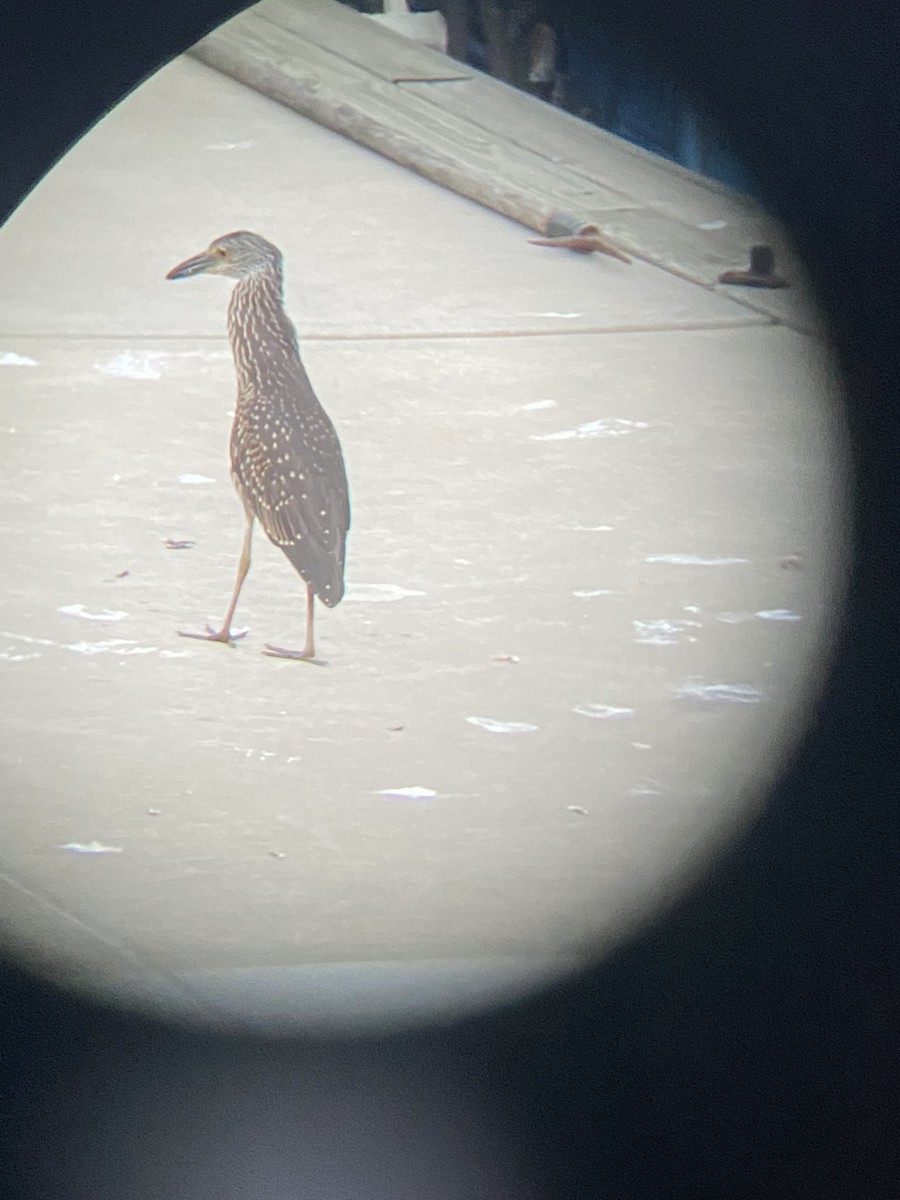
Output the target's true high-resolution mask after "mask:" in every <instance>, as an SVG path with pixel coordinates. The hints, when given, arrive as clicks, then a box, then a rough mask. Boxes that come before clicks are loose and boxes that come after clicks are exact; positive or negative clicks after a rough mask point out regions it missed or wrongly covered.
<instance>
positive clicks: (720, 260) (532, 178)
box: [192, 0, 799, 315]
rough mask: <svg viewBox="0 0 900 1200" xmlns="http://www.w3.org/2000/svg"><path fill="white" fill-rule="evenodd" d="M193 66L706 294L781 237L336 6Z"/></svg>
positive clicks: (232, 35)
mask: <svg viewBox="0 0 900 1200" xmlns="http://www.w3.org/2000/svg"><path fill="white" fill-rule="evenodd" d="M192 53H193V54H194V55H195V56H196V57H197V58H199V59H200V60H201V61H203V62H205V63H207V64H208V65H210V66H212V67H215V68H217V69H218V70H221V71H222V72H224V73H225V74H228V75H230V76H232V77H233V78H235V79H237V80H239V81H240V82H242V83H245V84H247V85H248V86H250V87H253V88H254V89H255V90H257V91H259V92H261V93H262V94H264V95H266V96H269V97H270V98H271V99H274V100H276V101H278V102H279V103H281V104H284V105H286V106H287V107H289V108H292V109H294V110H295V111H296V112H298V113H301V114H303V115H304V116H307V117H310V118H312V119H313V120H315V121H317V122H319V123H320V124H322V125H325V126H326V127H328V128H330V129H333V130H335V131H336V132H338V133H342V134H344V135H345V136H348V137H350V138H352V139H353V140H355V141H357V142H359V143H361V144H362V145H365V146H367V147H369V148H370V149H372V150H375V151H377V152H378V153H380V154H383V155H385V156H386V157H389V158H391V159H393V160H394V161H396V162H398V163H400V164H401V165H402V166H405V167H408V168H410V169H411V170H414V171H416V172H418V173H419V174H421V175H424V176H426V177H427V178H429V179H432V180H434V181H435V182H437V183H439V184H442V185H443V186H445V187H448V188H451V189H453V190H454V191H457V192H458V193H460V194H461V195H463V196H466V197H467V198H469V199H472V200H474V201H476V202H477V203H479V204H483V205H485V206H486V207H489V208H492V209H494V210H495V211H497V212H499V213H502V214H503V215H504V216H507V217H510V218H512V219H513V220H516V221H518V222H520V223H521V224H523V225H525V226H527V227H528V228H529V229H533V230H537V231H538V232H541V233H543V232H545V230H546V225H547V220H548V218H549V217H550V216H551V215H553V214H555V213H558V212H559V210H562V211H563V212H567V213H571V214H572V227H573V228H575V227H577V226H578V225H579V224H589V223H593V224H596V225H598V226H599V227H600V228H601V230H602V231H603V232H604V234H606V235H607V236H608V238H609V239H610V240H611V241H613V242H614V243H615V244H617V245H619V246H621V248H622V249H623V250H624V251H626V253H628V254H631V255H633V256H634V257H636V258H641V259H644V260H645V261H648V262H651V263H654V264H656V265H658V266H660V267H662V268H664V269H665V270H668V271H671V272H672V273H674V274H677V275H680V276H682V277H683V278H686V279H689V280H692V281H693V282H696V283H699V284H701V285H703V286H706V287H711V286H713V284H714V283H715V280H716V278H717V277H718V275H719V274H720V272H721V271H723V270H724V269H726V268H728V267H734V266H740V265H742V264H743V263H744V262H745V261H746V259H747V254H748V250H749V246H750V245H751V244H752V243H754V242H759V241H770V240H773V239H774V238H775V237H776V236H777V229H776V227H775V226H774V223H773V222H772V221H771V220H770V219H769V218H768V217H767V216H766V215H765V214H763V213H762V212H761V210H760V209H759V208H758V207H757V206H756V205H755V204H754V203H753V201H751V200H750V199H748V198H746V197H741V196H739V195H737V194H736V193H734V192H731V191H730V189H728V188H725V187H723V186H722V185H719V184H717V183H714V182H712V181H707V180H706V179H704V178H703V177H701V176H698V175H695V174H694V173H693V172H690V171H686V170H684V169H683V168H681V167H679V166H676V165H675V164H672V163H669V162H667V161H666V160H665V159H661V158H659V157H658V156H656V155H653V154H650V153H648V152H647V151H644V150H642V149H640V148H638V147H634V146H631V145H630V144H628V143H627V142H624V141H623V140H622V139H620V138H617V137H614V136H613V135H612V134H609V133H607V132H606V131H604V130H601V129H598V128H596V127H595V126H593V125H590V124H589V123H587V122H585V121H581V120H579V119H578V118H576V117H572V116H570V115H569V114H567V113H564V112H561V111H560V110H559V109H555V108H553V107H552V106H550V105H547V104H544V103H542V102H541V101H539V100H537V99H535V98H534V97H532V96H529V95H527V94H525V93H522V92H519V91H517V90H516V89H514V88H511V87H509V86H508V85H506V84H503V83H500V82H499V81H497V80H495V79H491V78H490V77H488V76H485V75H482V74H481V73H479V72H477V71H473V70H469V69H468V68H466V69H465V73H464V74H463V75H462V77H460V78H454V77H453V72H454V70H458V68H459V64H456V63H454V61H453V60H451V59H449V58H447V57H446V56H445V55H442V54H440V53H438V52H437V51H434V50H431V49H429V48H428V47H423V46H419V45H417V44H415V43H412V42H409V41H407V40H406V39H404V38H401V37H399V36H398V35H396V34H394V33H393V32H391V31H390V30H387V29H384V28H382V27H381V26H379V25H378V24H377V23H375V22H371V21H367V20H366V19H365V18H364V17H363V16H361V15H360V14H358V13H355V12H353V11H351V10H350V9H348V8H346V7H345V6H343V5H340V4H338V3H336V0H302V3H298V2H297V0H262V3H260V4H257V5H256V6H255V7H254V8H252V9H249V10H247V11H246V12H244V13H242V14H241V15H240V16H238V17H236V18H234V19H233V20H231V21H229V22H228V23H226V24H225V25H223V26H221V27H220V28H219V29H218V30H216V31H214V32H213V33H212V34H210V35H209V36H208V37H207V38H205V39H203V41H201V42H200V43H198V45H197V46H196V47H195V48H194V50H193V51H192ZM545 252H546V253H550V254H555V253H566V251H563V250H547V251H545ZM780 262H781V264H782V267H783V269H784V270H785V272H786V273H787V274H788V275H789V277H790V276H791V275H794V276H795V277H796V275H797V273H798V270H799V268H798V267H797V264H796V263H795V262H793V261H787V262H786V261H784V259H783V258H781V259H780ZM735 298H737V297H735ZM791 303H792V301H791V298H790V295H789V294H788V296H787V298H782V299H780V301H779V311H780V310H782V309H786V310H787V311H788V313H789V312H790V310H791ZM773 315H774V314H773Z"/></svg>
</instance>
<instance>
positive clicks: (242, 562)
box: [178, 517, 253, 643]
mask: <svg viewBox="0 0 900 1200" xmlns="http://www.w3.org/2000/svg"><path fill="white" fill-rule="evenodd" d="M252 540H253V518H252V517H248V518H247V528H246V529H245V530H244V544H243V546H242V547H241V557H240V559H239V561H238V569H237V578H236V579H235V581H234V591H233V592H232V593H231V603H230V604H229V605H228V612H227V613H226V614H225V620H224V621H223V622H222V628H221V629H219V630H216V629H213V628H212V626H210V625H208V626H207V627H206V632H205V633H189V632H187V631H185V630H183V629H179V630H178V636H179V637H189V638H200V639H201V640H202V641H205V642H226V643H227V642H234V641H237V639H238V638H242V637H245V636H246V634H247V631H246V629H244V630H242V631H241V632H240V633H232V631H231V621H232V618H233V617H234V610H235V609H236V608H237V603H238V597H239V596H240V594H241V588H242V587H243V586H244V580H245V579H246V578H247V572H248V571H249V570H250V543H251V541H252Z"/></svg>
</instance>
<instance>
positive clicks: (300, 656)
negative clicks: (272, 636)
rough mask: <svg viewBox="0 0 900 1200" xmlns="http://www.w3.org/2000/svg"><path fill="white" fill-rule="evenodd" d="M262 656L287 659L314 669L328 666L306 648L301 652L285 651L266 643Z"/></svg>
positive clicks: (281, 647) (282, 648)
mask: <svg viewBox="0 0 900 1200" xmlns="http://www.w3.org/2000/svg"><path fill="white" fill-rule="evenodd" d="M263 654H267V655H268V656H269V658H289V659H292V660H293V661H294V662H308V663H309V664H310V665H311V666H314V667H327V666H328V663H327V662H324V661H323V660H322V659H321V658H316V654H315V651H314V650H310V649H309V648H308V647H307V648H305V649H303V650H286V649H285V648H284V646H272V645H270V644H269V643H268V642H267V643H266V646H265V649H264V650H263Z"/></svg>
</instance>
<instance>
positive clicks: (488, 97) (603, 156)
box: [401, 72, 762, 225]
mask: <svg viewBox="0 0 900 1200" xmlns="http://www.w3.org/2000/svg"><path fill="white" fill-rule="evenodd" d="M401 86H402V87H403V89H404V90H405V91H413V92H415V93H416V94H417V95H420V96H422V97H423V98H424V99H427V100H429V101H430V102H431V103H433V104H439V105H440V106H441V107H442V108H444V109H445V110H446V111H447V112H452V113H454V114H455V115H456V116H458V117H461V118H463V119H465V120H468V121H471V122H472V123H473V124H475V125H478V126H480V127H481V128H484V129H489V130H491V132H493V133H494V134H495V135H497V136H501V137H503V138H505V139H506V140H508V141H509V142H510V143H511V144H512V145H517V146H527V147H528V148H529V149H530V150H532V151H534V152H535V153H536V154H540V155H542V156H543V157H544V158H546V159H547V161H548V162H552V163H555V164H558V165H559V166H561V167H565V168H567V169H568V170H571V171H576V172H578V173H580V174H582V175H585V176H586V177H587V178H589V179H591V180H593V181H594V182H595V183H599V184H601V185H602V186H604V187H608V188H612V189H614V190H616V191H618V192H621V193H623V194H624V195H626V196H629V197H631V198H632V199H637V200H639V201H640V203H641V205H642V206H649V207H652V208H658V209H660V210H661V211H663V212H668V213H670V214H671V215H672V216H674V217H675V218H677V219H678V220H680V221H684V222H685V223H687V224H694V225H699V224H700V223H701V222H705V221H711V220H717V219H720V218H722V217H723V216H725V215H727V214H729V213H741V214H742V215H743V216H745V217H747V216H754V217H757V218H760V217H761V216H762V214H761V212H760V210H759V208H758V206H757V205H756V204H754V202H753V201H752V200H751V199H750V198H749V197H746V196H741V195H740V194H739V193H737V192H734V191H732V190H731V189H730V188H727V187H725V185H724V184H720V183H718V182H716V181H715V180H707V179H705V178H703V177H701V176H698V175H697V174H696V173H695V172H693V171H688V170H686V169H685V168H684V167H681V166H679V165H678V164H677V163H673V162H669V160H668V159H665V158H661V157H660V156H659V155H657V154H652V153H651V152H650V151H649V150H644V149H642V148H641V147H640V146H634V145H632V144H631V143H630V142H626V141H625V140H624V139H623V138H620V137H616V135H615V134H612V133H609V132H608V131H607V130H605V129H600V128H598V127H597V126H596V125H592V124H590V122H588V121H583V120H581V118H579V117H575V116H572V114H571V113H567V112H564V111H563V110H562V109H559V108H555V107H554V106H553V105H552V104H547V103H546V102H544V101H542V100H539V99H538V98H537V97H535V96H531V95H529V94H528V93H527V92H523V91H520V90H518V89H517V88H511V87H509V86H508V85H506V84H503V83H500V82H499V81H498V80H496V79H492V78H491V77H490V76H488V75H482V74H480V73H479V72H474V73H473V74H472V76H471V77H470V78H469V79H468V80H465V81H456V80H442V81H430V82H429V81H418V82H414V81H404V82H403V83H402V85H401Z"/></svg>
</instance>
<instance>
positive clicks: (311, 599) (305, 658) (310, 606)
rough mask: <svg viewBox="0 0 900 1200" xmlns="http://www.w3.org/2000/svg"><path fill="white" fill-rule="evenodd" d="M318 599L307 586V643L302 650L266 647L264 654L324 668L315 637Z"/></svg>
mask: <svg viewBox="0 0 900 1200" xmlns="http://www.w3.org/2000/svg"><path fill="white" fill-rule="evenodd" d="M315 604H316V597H315V593H314V592H313V590H312V588H311V587H310V586H309V584H307V585H306V642H305V644H304V646H303V649H302V650H286V649H285V648H284V647H283V646H270V645H268V644H267V645H266V648H265V650H263V654H268V655H269V657H270V658H292V659H296V660H297V661H300V662H313V663H316V664H317V665H318V666H324V663H319V662H318V660H317V658H316V643H315V635H314V622H315Z"/></svg>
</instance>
